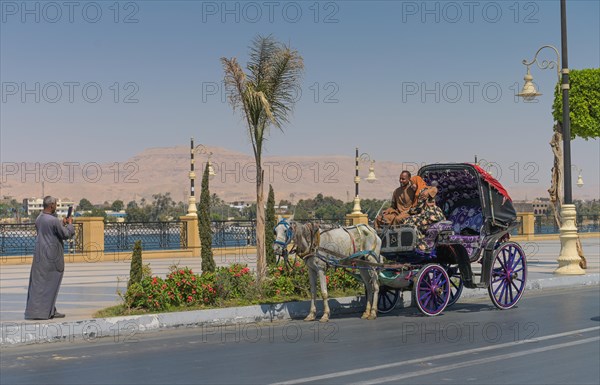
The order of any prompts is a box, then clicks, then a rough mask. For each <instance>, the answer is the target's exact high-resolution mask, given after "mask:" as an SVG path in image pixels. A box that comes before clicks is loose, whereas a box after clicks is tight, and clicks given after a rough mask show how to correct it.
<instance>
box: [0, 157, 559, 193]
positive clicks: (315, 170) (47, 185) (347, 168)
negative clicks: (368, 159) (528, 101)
mask: <svg viewBox="0 0 600 385" xmlns="http://www.w3.org/2000/svg"><path fill="white" fill-rule="evenodd" d="M207 150H208V151H212V153H213V155H212V163H213V165H214V167H215V170H216V172H217V175H216V176H215V177H214V178H213V180H211V184H210V189H211V193H216V194H218V195H219V197H221V198H222V199H223V200H225V201H227V202H231V201H253V200H255V166H254V158H253V156H251V155H246V154H243V153H238V152H234V151H231V150H228V149H225V148H219V147H208V148H207ZM189 158H190V155H189V147H187V146H178V147H160V148H149V149H146V150H144V151H143V152H141V153H139V154H137V155H135V156H133V157H132V158H130V159H129V160H127V161H126V162H120V163H103V164H98V163H81V164H74V163H43V164H42V163H27V164H22V163H19V164H17V163H10V162H4V163H3V165H2V173H3V174H2V178H1V182H2V183H1V185H0V187H1V189H2V192H1V195H3V196H13V197H14V198H16V199H18V200H21V199H23V198H25V197H33V196H37V197H39V196H41V195H42V182H44V186H43V191H44V193H45V194H47V195H48V194H50V195H54V196H56V197H59V198H70V199H72V200H73V201H75V202H79V200H80V199H81V198H87V199H89V200H90V201H91V202H92V203H102V202H105V201H108V202H112V201H114V200H116V199H121V200H123V201H124V202H125V203H127V202H129V201H131V200H139V199H141V198H142V197H144V198H146V199H151V197H152V194H156V193H165V192H170V193H171V196H172V197H173V199H174V200H175V201H180V200H183V201H186V202H187V198H188V196H189V189H190V187H189V185H190V183H189V179H188V173H189V169H190V159H189ZM263 159H264V170H265V181H266V186H265V199H266V194H267V192H268V184H269V183H270V184H272V185H273V189H274V190H275V195H276V200H277V201H278V200H281V199H287V200H293V201H295V202H297V201H298V200H300V199H303V198H313V197H314V196H315V195H317V194H318V193H322V194H324V195H330V196H333V197H335V198H338V199H341V200H344V201H346V200H351V199H353V197H354V158H353V157H350V156H336V155H332V156H321V157H316V156H299V155H298V156H287V157H283V156H266V157H264V158H263ZM206 160H207V157H206V155H197V156H196V162H197V163H196V186H197V187H196V191H197V192H198V194H197V195H199V191H200V181H201V177H202V171H203V169H204V164H205V162H206ZM405 167H406V168H409V169H412V171H415V169H416V165H415V164H413V163H411V164H402V163H401V162H376V163H375V173H376V174H377V178H378V180H377V181H376V182H375V183H373V184H370V183H367V182H366V181H365V180H364V179H365V178H366V176H367V174H368V164H365V163H362V164H361V170H360V174H361V178H362V182H361V183H360V196H361V198H390V197H391V194H392V191H393V190H394V189H395V188H396V187H397V185H398V175H399V174H400V172H401V171H402V169H403V168H405ZM506 187H507V189H508V191H509V193H510V194H511V195H512V196H513V197H515V198H522V197H524V196H525V195H527V196H529V198H533V197H535V196H545V195H546V192H545V189H546V188H547V187H545V186H540V185H535V186H534V185H523V184H521V185H515V186H514V187H512V186H510V185H507V186H506ZM538 190H539V191H538Z"/></svg>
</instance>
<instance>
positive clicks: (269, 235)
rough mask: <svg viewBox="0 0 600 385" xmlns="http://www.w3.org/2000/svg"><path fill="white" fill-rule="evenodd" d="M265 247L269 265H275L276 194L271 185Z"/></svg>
mask: <svg viewBox="0 0 600 385" xmlns="http://www.w3.org/2000/svg"><path fill="white" fill-rule="evenodd" d="M265 222H266V223H265V246H266V253H267V264H268V265H274V264H275V251H274V250H273V242H275V234H274V233H273V229H274V228H275V225H277V222H276V219H275V193H274V192H273V186H271V185H269V197H268V199H267V212H266V218H265Z"/></svg>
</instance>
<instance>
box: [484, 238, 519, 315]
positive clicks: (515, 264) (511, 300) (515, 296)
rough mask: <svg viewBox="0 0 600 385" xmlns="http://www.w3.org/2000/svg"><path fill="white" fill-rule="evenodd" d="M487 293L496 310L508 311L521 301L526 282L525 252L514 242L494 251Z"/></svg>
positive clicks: (504, 244)
mask: <svg viewBox="0 0 600 385" xmlns="http://www.w3.org/2000/svg"><path fill="white" fill-rule="evenodd" d="M491 269H492V270H491V272H490V284H489V286H488V292H489V294H490V298H491V299H492V302H493V303H494V305H495V306H496V307H497V308H498V309H510V308H511V307H513V306H515V305H516V304H517V302H519V300H520V299H521V296H522V295H523V292H524V291H525V283H526V282H527V262H526V259H525V252H524V251H523V249H522V248H521V246H519V245H518V244H517V243H515V242H506V243H503V244H502V245H500V247H498V249H496V251H494V262H493V263H492V267H491Z"/></svg>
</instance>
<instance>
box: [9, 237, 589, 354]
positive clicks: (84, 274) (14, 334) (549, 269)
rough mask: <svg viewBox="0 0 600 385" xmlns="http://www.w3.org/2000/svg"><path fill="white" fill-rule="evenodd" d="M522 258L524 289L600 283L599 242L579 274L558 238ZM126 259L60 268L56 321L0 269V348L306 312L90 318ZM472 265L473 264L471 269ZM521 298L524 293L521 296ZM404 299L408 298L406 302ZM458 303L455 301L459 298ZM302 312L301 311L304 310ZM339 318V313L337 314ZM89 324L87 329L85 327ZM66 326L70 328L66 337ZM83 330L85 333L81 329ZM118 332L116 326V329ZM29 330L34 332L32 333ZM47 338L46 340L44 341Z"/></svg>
mask: <svg viewBox="0 0 600 385" xmlns="http://www.w3.org/2000/svg"><path fill="white" fill-rule="evenodd" d="M519 243H520V244H521V246H522V247H523V248H524V250H525V252H526V254H527V258H528V259H527V260H528V273H529V277H528V285H527V290H536V289H537V290H539V289H544V288H549V287H561V286H564V287H573V286H578V285H590V284H591V285H598V284H600V274H599V273H600V239H598V238H587V239H582V244H583V248H584V252H585V254H586V258H587V262H588V269H587V271H586V274H585V275H582V276H557V275H554V274H553V271H554V270H555V269H556V268H557V266H558V263H557V262H556V258H557V256H558V254H559V251H560V243H559V241H558V240H544V241H521V242H519ZM254 259H255V256H248V257H242V258H240V257H239V256H216V257H215V262H216V263H217V265H219V266H223V265H229V264H231V263H234V262H237V263H247V264H248V265H249V266H250V268H254V267H255V260H254ZM148 262H149V263H150V266H151V269H152V272H153V274H155V275H159V276H162V277H164V276H165V275H166V273H167V272H168V270H169V266H171V265H174V264H177V265H179V266H188V267H190V268H191V269H192V270H193V271H195V272H199V271H200V258H199V257H196V258H180V259H169V258H166V259H154V260H149V261H148ZM129 265H130V261H129V260H126V261H121V262H97V263H69V264H66V267H65V275H64V278H63V283H62V286H61V289H60V293H59V296H58V300H57V309H58V310H59V311H60V312H62V313H65V314H66V317H65V318H63V319H60V320H49V321H25V320H24V319H23V313H24V309H25V302H26V298H27V286H28V279H29V271H30V265H28V264H23V265H0V322H1V323H2V328H1V329H2V330H1V332H2V335H1V339H0V344H1V345H3V346H4V345H7V344H14V343H23V342H25V341H26V340H28V341H29V342H39V340H40V338H41V337H40V333H41V330H43V329H44V324H52V325H55V326H56V325H62V326H61V327H60V328H59V329H61V330H60V331H57V332H56V333H55V334H57V335H56V336H54V337H52V335H51V334H52V333H54V331H52V333H51V332H50V330H49V329H48V328H49V325H46V329H48V330H45V331H44V332H43V337H44V338H41V339H42V340H64V339H65V338H67V337H68V336H67V334H68V335H81V336H83V338H85V336H86V335H89V332H90V330H91V333H92V335H94V333H96V334H99V335H106V334H102V333H101V331H102V330H105V332H106V330H113V331H114V327H115V326H114V325H122V324H123V322H125V324H124V325H126V326H127V328H131V327H133V328H135V330H137V331H143V330H150V329H159V328H164V327H173V326H181V325H198V324H201V323H213V324H214V323H225V324H226V323H233V322H255V321H269V320H273V319H274V318H277V319H283V318H288V319H289V318H290V317H295V316H299V315H301V314H302V313H304V314H305V313H307V312H308V305H307V303H305V302H300V303H296V304H288V305H264V306H263V305H257V306H248V307H244V308H230V309H213V310H201V311H191V312H179V313H164V314H158V315H147V316H128V317H115V318H110V319H95V320H92V315H93V314H94V313H95V312H96V311H98V310H100V309H102V308H105V307H108V306H113V305H117V304H119V303H120V298H119V295H118V294H117V291H118V290H123V291H124V289H125V288H126V285H127V279H128V276H129ZM473 266H474V267H476V264H475V265H473ZM525 295H526V293H525ZM478 296H487V291H486V290H481V289H477V290H471V289H465V290H463V294H462V296H461V298H462V297H465V298H468V297H478ZM407 297H408V299H407ZM409 297H410V295H407V294H405V295H404V301H405V302H404V303H405V306H406V304H407V303H408V302H407V301H410V298H409ZM459 301H460V300H459ZM333 302H335V303H334V305H333V306H332V310H333V314H334V316H335V314H336V310H335V309H336V308H337V309H338V312H348V311H356V308H357V307H358V306H361V305H360V304H359V301H357V300H356V298H346V299H340V300H339V301H336V300H334V301H333ZM305 308H306V309H305ZM338 314H339V313H338ZM92 324H93V327H92V329H89V327H90V325H92ZM65 327H67V329H68V330H69V332H68V333H66V334H65ZM82 328H83V329H85V328H88V329H89V330H87V331H86V330H82ZM117 328H119V326H117ZM22 330H29V332H31V333H30V334H31V335H32V336H33V337H31V336H30V337H27V336H26V335H24V334H23V333H22ZM32 331H33V332H32ZM46 337H47V338H46Z"/></svg>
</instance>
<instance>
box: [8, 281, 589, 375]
mask: <svg viewBox="0 0 600 385" xmlns="http://www.w3.org/2000/svg"><path fill="white" fill-rule="evenodd" d="M599 304H600V289H599V287H598V286H593V287H587V288H577V289H562V290H545V291H539V292H528V293H526V295H525V296H524V297H523V299H522V300H521V302H520V303H519V306H518V308H515V309H511V310H507V311H500V310H496V309H495V308H493V307H492V306H491V305H490V302H489V300H471V301H465V302H459V303H458V304H456V305H454V306H453V307H451V308H449V309H448V310H447V311H446V312H445V313H444V314H443V315H441V316H438V317H433V318H427V317H424V316H421V315H419V314H418V313H417V311H416V310H415V309H414V308H409V309H403V310H397V311H394V312H392V313H390V314H388V315H386V316H382V317H380V318H379V319H377V320H376V321H363V320H360V319H358V318H357V315H351V316H348V317H343V318H342V317H338V318H334V319H332V321H331V322H330V323H328V324H319V323H304V322H301V321H289V322H284V323H278V324H261V325H257V324H253V325H240V326H234V325H230V326H224V327H205V328H202V327H197V328H189V329H180V330H167V331H162V332H158V333H153V334H136V333H135V330H132V333H131V335H130V336H128V337H123V333H121V337H119V339H118V340H116V339H114V338H102V339H99V340H90V341H88V342H61V343H54V344H38V345H29V346H21V347H11V348H5V349H3V350H2V361H1V364H0V369H1V373H2V374H1V377H0V381H1V383H2V384H12V383H27V384H30V383H32V384H33V383H43V384H53V383H56V384H76V383H88V384H99V383H103V384H125V383H137V384H140V383H143V384H156V383H173V384H180V383H181V384H185V383H207V384H259V383H260V384H263V383H278V382H285V381H290V382H291V383H319V384H321V383H332V384H347V383H363V384H371V383H373V384H376V383H409V384H416V383H418V384H444V383H447V384H483V383H485V384H565V383H568V384H598V380H599V378H600V370H599V368H598V365H597V364H598V360H599V358H600V305H599Z"/></svg>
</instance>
